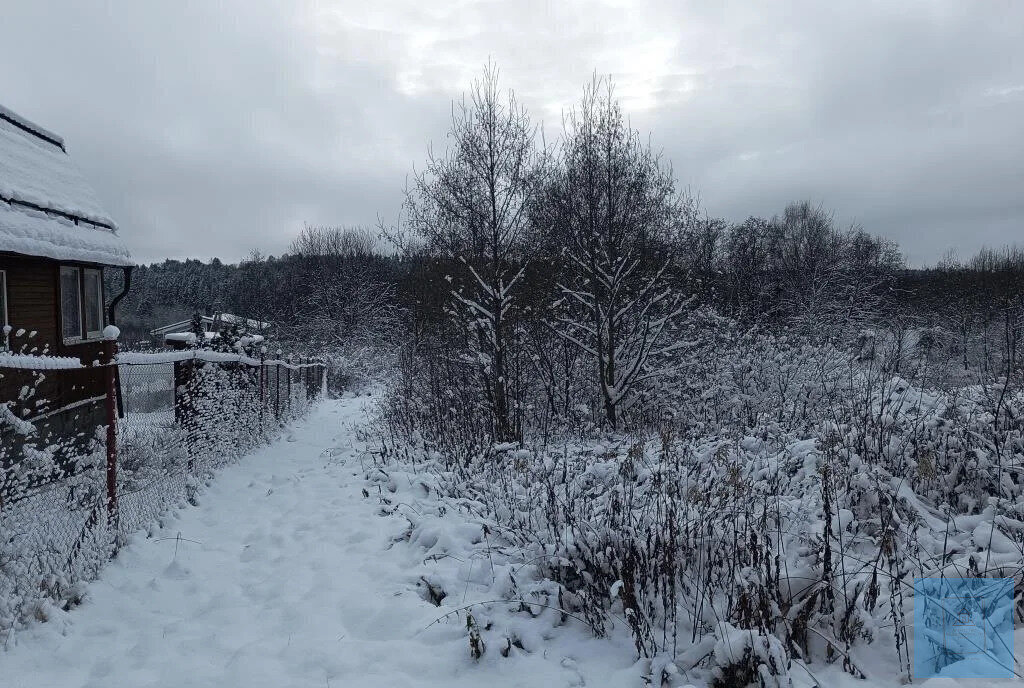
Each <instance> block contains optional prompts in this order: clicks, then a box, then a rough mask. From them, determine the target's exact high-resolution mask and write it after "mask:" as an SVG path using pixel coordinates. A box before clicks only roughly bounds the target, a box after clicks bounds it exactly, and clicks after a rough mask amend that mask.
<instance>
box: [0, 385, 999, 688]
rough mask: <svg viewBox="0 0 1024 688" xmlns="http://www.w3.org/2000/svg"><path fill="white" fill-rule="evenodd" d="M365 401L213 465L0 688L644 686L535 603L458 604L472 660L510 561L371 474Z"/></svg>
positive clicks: (456, 519)
mask: <svg viewBox="0 0 1024 688" xmlns="http://www.w3.org/2000/svg"><path fill="white" fill-rule="evenodd" d="M367 406H368V398H367V397H359V398H354V399H345V400H336V401H325V402H323V403H321V404H319V405H318V406H317V407H316V408H314V409H313V411H312V412H311V413H310V415H309V416H308V417H307V418H305V419H304V420H302V421H300V422H299V423H298V424H297V425H296V426H295V427H294V428H293V429H292V431H291V432H289V433H286V435H285V436H284V437H283V438H282V439H281V440H279V441H278V442H276V443H274V444H272V445H270V446H268V447H266V448H263V449H260V450H259V451H257V452H256V453H254V454H253V455H251V456H249V457H247V458H245V459H243V460H242V461H240V462H238V463H236V464H234V465H231V466H229V467H227V468H225V469H224V470H223V471H222V472H220V473H219V474H218V476H217V477H216V479H215V480H214V481H213V482H212V484H211V485H210V486H209V487H208V488H207V490H206V491H205V492H204V493H203V494H202V495H201V497H200V505H199V507H198V508H188V509H185V510H183V511H180V512H179V513H177V514H176V515H174V516H172V517H170V518H168V519H167V521H166V523H165V525H164V528H163V529H162V530H161V531H157V532H156V533H155V534H154V536H153V537H151V538H147V537H146V536H145V535H143V534H140V535H138V536H136V538H135V539H134V540H133V541H132V542H131V543H130V544H129V545H128V546H127V547H125V548H124V549H122V550H121V552H120V554H119V555H118V557H117V559H116V560H115V561H113V562H112V563H111V564H110V565H109V566H108V567H107V568H106V569H105V570H104V571H103V573H102V575H101V577H100V579H99V580H97V581H96V582H94V583H92V584H91V585H90V586H89V588H88V594H87V596H86V600H85V602H84V603H83V605H82V606H80V607H78V608H76V609H73V610H72V611H70V612H63V611H60V610H56V609H54V610H52V611H51V613H50V618H49V620H48V621H47V622H46V623H35V624H33V625H32V626H31V627H30V628H28V629H27V630H23V631H21V632H20V633H19V634H18V635H16V636H14V638H13V639H12V640H11V641H10V642H9V643H8V647H7V649H6V650H0V676H2V681H0V685H3V686H4V687H5V688H38V687H43V686H45V687H47V688H62V687H65V686H68V687H70V686H75V687H77V686H83V687H84V686H96V687H99V686H103V687H104V688H108V687H111V686H113V687H115V688H121V687H125V688H127V687H131V688H142V687H147V686H152V687H156V686H161V687H164V686H175V687H181V688H185V687H189V686H195V687H200V686H201V687H204V688H205V687H211V686H218V687H223V688H260V687H263V686H267V687H274V688H279V687H285V686H287V687H291V686H297V687H301V686H310V687H318V688H323V687H326V688H330V687H332V686H333V687H338V686H387V687H389V688H391V687H394V688H401V687H403V686H425V687H427V688H431V687H439V686H446V687H447V686H453V687H457V686H480V685H487V686H491V687H493V688H501V687H504V686H523V687H527V686H529V687H531V688H533V687H538V688H539V687H545V688H546V687H548V686H552V687H556V686H594V687H601V686H607V687H608V688H612V687H614V688H632V687H636V688H640V687H641V686H644V685H645V683H644V681H643V678H642V676H643V674H644V673H645V670H646V668H647V667H646V665H645V664H644V663H643V662H638V661H635V653H634V650H633V647H632V643H631V641H630V638H629V635H628V632H627V631H626V629H625V628H613V629H612V631H611V633H610V637H609V638H605V639H598V638H594V637H593V636H592V635H591V634H590V632H589V631H588V630H587V629H586V628H585V626H584V625H583V624H582V623H579V622H578V621H575V620H573V619H564V618H560V616H559V613H558V612H557V610H553V609H550V608H543V607H541V606H536V607H532V608H531V609H530V610H529V611H530V612H531V613H526V612H527V610H526V608H525V606H524V608H522V609H520V610H515V613H512V612H510V611H509V610H510V608H513V607H514V605H510V604H509V603H508V602H501V601H499V602H498V603H497V604H491V605H483V604H481V605H480V606H475V607H471V608H470V611H471V612H472V613H474V615H475V618H476V619H478V621H479V623H480V625H481V626H483V625H484V624H487V627H486V628H485V629H483V636H484V638H486V639H487V642H488V645H487V648H486V651H485V652H484V654H483V656H482V657H481V658H480V659H479V660H474V659H472V658H471V656H470V646H469V633H468V631H467V627H466V614H465V611H460V612H456V610H460V609H462V608H463V607H466V606H467V605H471V604H473V603H475V602H482V601H485V600H492V599H494V597H495V596H496V594H498V593H500V592H502V588H503V587H504V588H506V589H505V590H504V595H503V597H504V598H506V599H507V598H508V597H510V595H509V594H508V590H507V587H508V583H507V581H508V577H509V576H508V574H509V572H512V571H514V572H517V573H518V572H519V571H521V568H519V567H517V566H513V565H512V564H511V563H510V561H511V560H510V559H509V557H508V556H507V553H504V554H499V553H498V552H497V551H495V552H493V555H494V556H493V557H492V556H491V555H492V544H493V543H492V542H489V541H488V540H487V538H486V533H485V532H483V531H482V528H481V525H480V523H479V522H475V521H474V520H473V519H472V518H471V517H468V516H466V515H464V514H463V513H460V512H458V511H456V510H454V509H436V510H434V513H432V514H431V513H428V511H429V508H428V507H429V503H430V501H431V500H432V499H433V496H432V494H431V491H430V489H429V488H425V487H424V485H426V484H427V483H425V482H419V481H418V479H417V477H416V476H411V475H408V474H400V473H397V472H396V473H392V474H391V475H390V476H387V477H386V478H382V472H381V471H380V470H379V469H378V468H374V467H373V466H371V465H370V464H369V463H368V462H367V461H366V457H365V455H364V454H363V452H362V450H363V447H362V446H361V445H360V443H359V441H358V440H357V433H356V432H355V431H354V427H355V426H356V425H357V424H358V423H360V422H361V421H362V420H363V418H364V416H365V413H366V410H367ZM367 478H369V480H367ZM378 486H380V487H379V489H378ZM403 512H405V513H408V514H409V515H410V516H411V518H408V519H407V518H405V517H404V516H403V515H402V514H403ZM413 523H415V525H413ZM481 536H483V537H481ZM513 558H514V556H513ZM513 563H514V562H513ZM503 581H504V583H503ZM520 583H521V584H522V585H523V586H524V588H525V587H526V584H527V581H525V580H521V581H520ZM541 583H542V582H535V584H538V585H539V584H541ZM428 586H434V587H435V591H434V592H435V597H436V596H437V594H436V593H438V592H440V591H441V590H444V599H443V600H441V601H440V605H439V606H437V605H435V604H433V603H432V602H431V601H429V598H430V597H431V591H430V588H429V587H428ZM520 594H522V595H523V596H525V593H520ZM511 596H512V597H514V595H511ZM445 614H447V616H446V617H443V618H442V615H445ZM531 616H536V618H531ZM439 619H440V621H438V620H439ZM563 621H564V623H563ZM506 637H507V638H510V639H512V638H514V639H515V644H514V645H512V644H511V643H508V644H507V646H506V647H503V646H502V643H501V642H499V641H498V640H497V639H500V638H506ZM813 672H814V675H815V676H816V677H817V679H818V682H820V684H821V685H827V686H835V687H837V688H839V687H840V686H841V687H842V688H853V686H858V687H863V688H874V687H875V686H888V685H893V684H888V683H884V682H874V683H872V684H871V685H870V686H869V684H868V682H862V681H856V680H854V679H852V678H851V677H849V676H848V675H845V674H842V673H841V672H840V671H839V670H838V668H837V667H835V666H820V665H819V666H815V667H813ZM805 673H807V672H801V671H800V670H799V669H794V674H795V676H794V684H793V685H794V688H808V687H809V686H812V685H815V682H814V681H812V679H811V677H810V674H807V676H806V678H804V677H803V674H805ZM690 678H691V677H686V676H676V677H675V680H674V681H673V682H672V684H673V686H687V685H688V684H689V683H690V681H689V679H690ZM692 678H694V679H697V677H692ZM944 681H945V682H944ZM693 682H694V683H696V684H697V685H703V682H702V681H700V680H694V681H693ZM924 685H926V686H928V687H929V688H940V687H949V688H952V687H953V686H980V685H1007V682H994V683H993V684H990V683H989V682H959V683H951V682H949V680H932V681H929V682H925V684H924Z"/></svg>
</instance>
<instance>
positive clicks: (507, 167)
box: [404, 64, 542, 441]
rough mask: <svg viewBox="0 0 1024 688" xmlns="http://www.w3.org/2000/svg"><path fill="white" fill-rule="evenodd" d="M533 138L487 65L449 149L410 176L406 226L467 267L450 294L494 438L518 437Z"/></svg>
mask: <svg viewBox="0 0 1024 688" xmlns="http://www.w3.org/2000/svg"><path fill="white" fill-rule="evenodd" d="M536 134H537V128H536V126H534V125H533V124H532V123H531V121H530V117H529V115H528V114H527V112H526V109H525V108H524V107H523V106H522V105H520V104H519V102H518V101H517V100H516V98H515V95H514V93H513V92H512V91H509V92H508V93H507V94H502V93H501V91H500V90H499V87H498V70H497V68H496V67H495V66H494V65H493V64H488V66H487V67H486V68H485V70H484V73H483V76H482V77H481V78H479V79H478V80H476V81H475V82H474V83H473V85H472V87H471V89H470V91H469V94H468V97H464V99H463V101H462V102H461V103H460V104H458V105H457V106H456V107H453V112H452V128H451V131H450V132H449V135H448V138H449V145H448V148H447V150H446V151H445V153H444V155H443V156H441V157H435V156H434V155H433V153H431V155H430V157H429V161H428V163H427V166H426V168H425V169H424V170H423V171H422V172H420V173H417V174H414V176H413V179H412V183H411V185H410V186H409V188H408V189H407V192H406V201H405V206H404V210H405V216H406V226H405V229H407V230H409V233H410V234H411V235H412V236H413V237H414V238H416V239H418V240H419V242H420V243H421V245H422V246H424V247H425V248H426V249H427V250H428V251H430V252H431V253H434V254H435V255H439V256H443V257H446V258H453V259H455V260H457V261H458V262H459V263H460V264H462V265H463V266H464V267H465V274H464V275H462V276H461V277H462V279H460V280H459V281H458V282H457V283H455V288H454V289H453V291H452V296H453V301H454V306H455V311H456V313H457V319H458V320H459V323H460V327H462V329H463V331H464V333H465V334H466V335H467V341H468V342H469V345H470V347H471V349H472V352H471V355H470V356H469V357H468V359H467V360H469V361H470V362H471V363H472V364H473V365H474V366H476V368H477V370H478V373H479V380H480V383H481V387H482V391H483V394H484V397H485V399H486V401H487V404H488V406H489V407H490V411H491V415H492V419H493V435H494V438H495V439H496V440H498V441H509V440H514V439H517V438H518V437H519V436H520V434H521V428H520V427H519V424H518V422H517V421H516V419H515V414H514V411H515V409H514V408H513V407H514V402H513V401H512V400H511V399H510V398H509V397H510V395H509V377H508V375H509V365H510V357H511V356H513V355H514V349H515V328H514V322H513V321H514V317H515V310H516V295H517V293H518V290H519V289H520V288H521V281H522V276H523V269H522V266H523V255H522V250H521V249H522V238H523V234H524V229H525V227H526V224H527V221H528V217H527V212H526V209H527V207H528V206H529V204H530V201H531V198H532V195H533V193H534V189H535V183H534V174H535V172H536V170H537V168H538V165H539V164H540V163H541V159H542V154H541V153H540V152H538V149H537V147H536V146H535V141H536V138H537V136H536Z"/></svg>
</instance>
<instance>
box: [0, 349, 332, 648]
mask: <svg viewBox="0 0 1024 688" xmlns="http://www.w3.org/2000/svg"><path fill="white" fill-rule="evenodd" d="M23 358H24V357H23ZM12 363H14V364H16V365H11V366H6V365H5V364H4V362H3V360H0V381H4V382H7V383H13V384H0V391H3V393H4V396H5V397H7V398H0V634H4V633H6V632H10V630H11V629H12V628H16V627H17V626H18V625H19V624H20V623H21V622H23V621H25V620H27V619H30V618H33V617H34V618H38V619H45V618H46V617H47V616H49V615H50V612H51V610H52V609H53V608H54V607H55V606H57V607H63V608H69V607H71V606H73V605H75V604H77V602H78V601H79V600H80V598H81V595H82V591H83V587H82V586H83V584H84V583H85V582H87V581H89V580H91V579H92V578H94V577H95V576H96V574H97V572H98V571H99V570H100V568H101V567H102V566H103V564H104V563H105V562H106V561H108V560H109V559H110V557H111V556H112V555H113V554H114V552H116V550H117V548H118V547H119V546H120V545H121V544H122V543H124V542H125V541H126V540H127V538H128V537H129V536H131V535H132V534H134V533H137V532H140V531H147V530H150V529H152V528H154V527H155V526H156V525H158V524H159V521H160V519H161V518H162V517H163V516H164V515H166V514H167V513H168V512H169V511H170V510H172V509H174V508H176V507H178V506H183V505H185V504H187V503H189V502H195V499H196V493H197V491H198V490H199V488H200V487H201V485H202V484H203V483H204V481H207V480H209V478H210V477H211V476H212V475H213V474H214V472H215V471H216V470H217V469H218V468H220V467H222V466H224V465H225V464H228V463H230V462H232V461H235V460H237V459H238V458H239V457H241V456H243V455H245V454H246V453H247V452H249V451H251V450H252V449H253V448H255V447H257V446H259V445H261V444H264V443H266V442H268V441H270V440H271V439H273V438H274V437H275V436H276V435H277V434H278V433H279V432H280V431H281V429H282V428H283V427H285V426H286V425H287V424H288V423H289V422H291V421H293V420H295V419H296V418H298V417H300V416H302V415H303V414H304V413H305V412H306V411H307V410H308V409H309V407H310V406H311V404H312V403H314V402H315V401H316V400H317V399H318V398H319V396H320V394H321V390H322V389H323V380H324V366H323V365H322V364H320V363H317V362H299V363H293V362H288V361H282V360H273V361H260V360H257V359H250V358H245V357H241V356H236V355H228V354H218V353H214V352H176V353H157V354H148V355H146V354H123V355H121V356H119V357H118V358H117V359H116V365H109V366H107V365H101V366H96V367H98V368H101V370H95V367H90V368H89V370H90V371H91V372H93V373H94V374H96V375H102V376H109V379H110V382H111V384H110V385H109V386H108V389H110V390H111V392H110V393H108V395H104V396H99V397H96V398H89V399H86V400H85V401H84V402H81V401H77V402H75V403H73V404H68V405H61V404H60V403H59V400H52V399H48V400H45V401H46V402H48V403H47V404H46V405H45V408H47V409H50V408H52V409H54V410H48V411H47V412H46V413H43V414H40V413H33V409H36V408H42V407H44V406H41V403H42V402H43V401H44V400H41V399H36V398H35V396H36V395H35V393H34V391H35V390H37V389H46V390H61V389H64V388H65V387H68V388H70V387H71V386H72V385H62V384H60V382H61V380H60V376H62V375H72V374H75V373H76V372H77V374H78V375H81V374H82V369H81V367H79V368H77V369H75V368H70V367H62V366H54V365H47V363H48V362H47V361H40V365H39V366H35V367H33V366H30V365H26V362H25V361H23V360H20V359H19V360H18V361H12ZM4 378H6V380H4ZM55 378H56V380H55ZM15 381H16V382H15ZM55 382H56V384H54V383H55ZM110 417H113V418H114V427H115V429H116V431H115V433H114V434H113V435H112V436H111V435H110V434H108V432H107V426H108V422H107V419H108V418H110ZM110 440H112V442H110ZM108 449H111V451H108Z"/></svg>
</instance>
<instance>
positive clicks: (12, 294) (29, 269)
mask: <svg viewBox="0 0 1024 688" xmlns="http://www.w3.org/2000/svg"><path fill="white" fill-rule="evenodd" d="M61 264H62V263H59V262H57V261H54V260H48V259H43V258H31V257H26V256H16V255H4V254H0V270H4V271H5V272H6V273H7V301H8V304H7V314H8V315H7V319H8V322H9V323H10V324H11V327H12V328H13V331H12V333H11V337H10V346H11V349H12V350H13V351H14V352H15V353H19V352H21V353H31V354H43V353H45V354H47V355H50V356H67V357H75V358H78V359H79V360H80V361H81V362H82V363H83V364H84V365H86V366H91V365H92V364H93V362H94V361H99V360H101V359H102V355H103V342H102V341H96V340H92V341H86V342H78V343H71V344H64V341H63V338H62V336H61V331H60V310H59V307H58V304H59V302H60V291H59V290H60V283H59V279H58V277H59V274H60V265H61ZM79 267H84V266H81V265H79ZM91 267H96V266H91ZM19 330H24V331H25V333H24V335H22V336H20V337H19V336H16V333H17V332H18V331H19ZM32 332H35V334H34V335H33V336H29V335H30V334H31V333H32ZM42 373H43V374H42V375H41V376H40V375H31V376H30V377H31V379H30V380H26V379H23V378H25V375H26V374H27V371H26V374H23V373H21V372H18V371H12V370H10V369H0V375H2V377H0V402H6V401H15V406H16V407H17V412H18V414H19V416H21V417H28V418H32V417H35V416H39V415H44V414H46V413H50V412H53V411H55V410H57V409H60V408H63V407H66V406H69V405H74V404H77V403H80V402H83V401H85V400H88V399H92V398H95V397H98V396H102V395H103V394H104V392H105V386H104V382H103V375H102V370H101V369H85V370H50V371H42ZM27 381H28V382H32V383H33V385H34V389H35V390H36V391H35V393H34V394H33V396H32V398H31V399H30V400H28V399H21V398H20V397H21V396H23V395H22V389H23V388H24V385H25V384H26V382H27ZM25 411H27V415H26V414H25Z"/></svg>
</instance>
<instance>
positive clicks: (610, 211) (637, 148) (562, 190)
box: [535, 78, 689, 428]
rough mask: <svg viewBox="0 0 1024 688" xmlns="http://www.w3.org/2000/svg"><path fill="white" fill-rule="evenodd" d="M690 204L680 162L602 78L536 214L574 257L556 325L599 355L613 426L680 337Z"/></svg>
mask: <svg viewBox="0 0 1024 688" xmlns="http://www.w3.org/2000/svg"><path fill="white" fill-rule="evenodd" d="M685 209H686V205H685V203H684V202H683V199H682V198H681V196H680V195H679V194H678V193H677V191H676V188H675V180H674V178H673V175H672V171H671V169H670V168H669V167H668V166H666V165H664V164H663V163H662V161H661V158H660V156H659V155H658V154H657V153H655V152H654V151H653V150H652V149H651V147H650V146H649V145H646V144H644V143H643V142H642V141H641V139H640V136H639V134H638V133H637V132H636V131H635V130H633V129H631V128H630V127H629V125H628V123H627V122H626V120H625V118H624V116H623V113H622V110H621V108H620V106H619V103H618V102H617V101H616V100H615V97H614V93H613V88H612V85H611V83H610V82H608V81H606V80H604V79H598V78H595V79H594V80H593V81H592V82H591V84H590V85H589V86H588V87H587V88H586V89H585V91H584V95H583V98H582V100H581V102H580V104H579V106H578V107H577V108H576V109H574V110H573V111H572V112H571V113H570V114H569V115H568V116H567V117H566V123H565V139H564V141H563V142H562V145H561V147H560V157H559V159H558V163H557V164H556V165H554V166H552V168H551V173H550V174H549V175H548V177H547V181H546V184H545V195H544V198H543V201H542V202H541V203H540V204H538V207H537V210H536V214H535V219H536V222H537V223H538V224H539V225H540V227H541V229H542V230H543V231H544V232H546V233H547V234H548V237H549V239H550V241H551V245H552V246H561V247H562V253H563V255H564V257H565V276H564V279H563V280H562V281H561V283H560V284H559V288H560V290H561V295H562V299H561V304H562V306H563V309H562V312H561V313H560V314H559V315H558V316H557V317H556V320H555V322H553V330H554V331H555V332H556V333H558V334H559V335H560V336H562V337H564V338H565V339H566V340H568V341H570V342H572V343H573V344H575V345H576V346H577V347H578V348H579V349H580V350H582V351H583V352H585V353H586V354H588V355H589V356H591V357H592V358H593V361H594V372H595V375H596V382H597V387H598V390H599V394H600V399H601V406H602V409H603V415H604V418H605V421H606V423H607V425H608V426H609V427H612V428H615V427H616V426H617V425H618V424H619V422H620V416H621V413H622V412H623V411H624V410H625V409H627V408H629V406H631V405H632V404H633V403H634V401H635V400H636V398H637V395H636V392H637V391H638V389H639V388H640V387H641V386H642V384H643V383H644V382H645V381H648V380H650V379H652V378H653V377H656V376H657V375H658V372H659V371H658V369H657V367H656V366H654V365H652V363H653V362H654V360H655V359H656V358H657V357H658V356H659V354H662V353H667V349H668V348H669V347H670V346H671V344H670V343H669V342H668V341H667V339H668V337H667V336H666V335H667V333H668V331H669V330H670V329H671V326H672V324H673V321H674V320H675V319H676V317H677V316H678V315H679V314H680V312H681V307H680V303H679V299H678V296H677V295H675V294H673V292H672V291H671V290H670V289H669V288H668V286H667V284H666V282H665V279H664V276H665V266H666V265H667V262H666V258H667V256H666V252H667V251H668V250H669V249H668V247H669V246H670V245H671V241H670V238H671V237H672V236H674V235H675V234H676V232H677V230H678V225H679V223H680V222H682V221H683V219H684V217H686V216H687V215H689V213H686V212H684V211H685Z"/></svg>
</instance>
